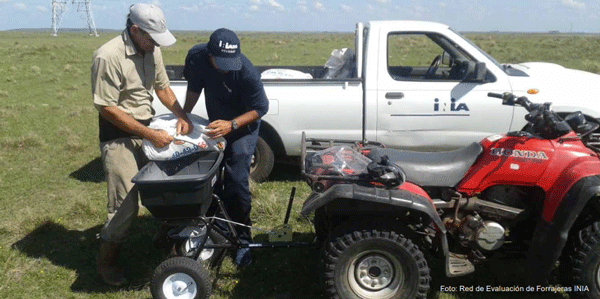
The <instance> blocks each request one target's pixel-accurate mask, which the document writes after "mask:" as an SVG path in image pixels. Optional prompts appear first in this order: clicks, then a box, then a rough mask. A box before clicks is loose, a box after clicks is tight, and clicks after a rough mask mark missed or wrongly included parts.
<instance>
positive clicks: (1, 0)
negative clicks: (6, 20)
mask: <svg viewBox="0 0 600 299" xmlns="http://www.w3.org/2000/svg"><path fill="white" fill-rule="evenodd" d="M9 1H10V0H0V3H6V2H9Z"/></svg>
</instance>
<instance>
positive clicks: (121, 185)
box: [100, 138, 148, 243]
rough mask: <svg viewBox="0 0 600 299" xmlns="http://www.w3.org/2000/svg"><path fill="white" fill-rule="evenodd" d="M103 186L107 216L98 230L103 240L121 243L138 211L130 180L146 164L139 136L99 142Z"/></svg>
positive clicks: (134, 192) (134, 191)
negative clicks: (104, 177) (102, 168)
mask: <svg viewBox="0 0 600 299" xmlns="http://www.w3.org/2000/svg"><path fill="white" fill-rule="evenodd" d="M100 152H101V154H102V162H103V165H104V172H105V174H106V185H107V199H108V201H107V206H106V208H107V210H108V219H107V220H106V223H105V224H104V227H103V228H102V230H101V231H100V237H101V238H102V240H104V241H108V242H115V243H122V242H124V241H125V239H126V237H127V232H128V230H129V228H130V227H131V224H132V223H133V221H134V220H135V218H136V217H137V214H138V211H139V205H138V190H137V187H136V186H135V184H134V183H132V182H131V179H132V178H133V176H135V174H136V173H137V172H138V171H139V169H140V168H141V167H142V166H144V164H146V163H147V161H148V160H147V158H146V156H145V155H144V153H143V152H142V139H134V138H118V139H114V140H111V141H107V142H102V143H100Z"/></svg>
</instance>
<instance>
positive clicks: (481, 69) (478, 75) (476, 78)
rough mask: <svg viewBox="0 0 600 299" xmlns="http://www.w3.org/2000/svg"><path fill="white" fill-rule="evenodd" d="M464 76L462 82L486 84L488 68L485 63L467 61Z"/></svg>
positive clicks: (464, 66)
mask: <svg viewBox="0 0 600 299" xmlns="http://www.w3.org/2000/svg"><path fill="white" fill-rule="evenodd" d="M463 68H464V69H463V72H464V75H463V77H462V81H467V82H485V75H486V73H487V68H486V67H485V62H475V61H466V62H465V63H464V65H463Z"/></svg>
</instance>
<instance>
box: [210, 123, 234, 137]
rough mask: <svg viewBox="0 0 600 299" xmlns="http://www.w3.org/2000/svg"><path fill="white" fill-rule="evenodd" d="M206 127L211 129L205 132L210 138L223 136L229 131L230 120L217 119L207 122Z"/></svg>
mask: <svg viewBox="0 0 600 299" xmlns="http://www.w3.org/2000/svg"><path fill="white" fill-rule="evenodd" d="M206 128H207V129H212V130H210V131H207V132H206V133H205V134H206V136H208V137H210V138H219V137H223V136H225V135H227V134H229V133H230V132H231V121H228V120H221V119H218V120H215V121H213V122H211V123H210V124H208V126H206Z"/></svg>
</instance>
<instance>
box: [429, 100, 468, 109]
mask: <svg viewBox="0 0 600 299" xmlns="http://www.w3.org/2000/svg"><path fill="white" fill-rule="evenodd" d="M434 102H435V103H434V104H433V111H440V103H439V102H440V99H438V98H436V99H435V100H434ZM450 102H451V103H450V111H469V107H467V104H465V103H456V102H458V100H457V99H455V98H452V99H451V100H450ZM444 111H445V110H444Z"/></svg>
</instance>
